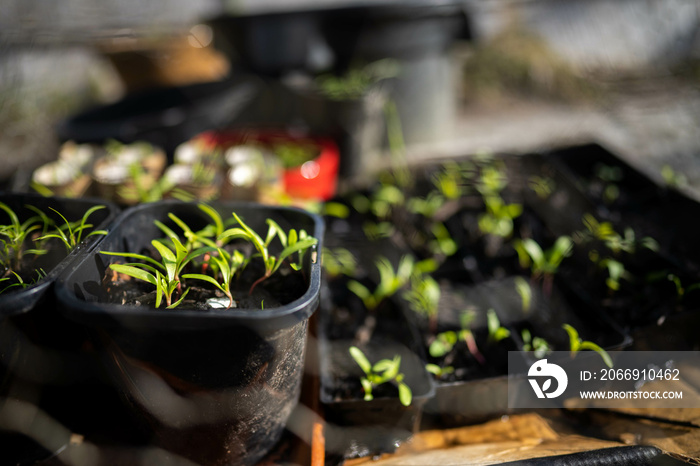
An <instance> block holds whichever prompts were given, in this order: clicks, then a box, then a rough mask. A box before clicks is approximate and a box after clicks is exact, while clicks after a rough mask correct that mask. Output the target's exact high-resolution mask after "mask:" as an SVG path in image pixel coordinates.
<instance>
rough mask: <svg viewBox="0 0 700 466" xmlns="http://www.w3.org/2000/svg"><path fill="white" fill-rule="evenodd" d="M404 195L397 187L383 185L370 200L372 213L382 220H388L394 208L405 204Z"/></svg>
mask: <svg viewBox="0 0 700 466" xmlns="http://www.w3.org/2000/svg"><path fill="white" fill-rule="evenodd" d="M404 201H405V197H404V193H403V191H402V190H401V189H399V188H398V187H397V186H394V185H391V184H382V185H381V186H380V187H379V188H378V189H377V191H375V192H374V193H372V196H371V198H370V202H371V205H370V211H371V212H372V213H373V214H374V215H375V216H376V217H377V218H380V219H386V218H388V217H389V215H390V214H391V211H392V210H393V208H394V207H397V206H400V205H402V204H403V203H404Z"/></svg>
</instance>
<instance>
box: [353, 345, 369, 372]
mask: <svg viewBox="0 0 700 466" xmlns="http://www.w3.org/2000/svg"><path fill="white" fill-rule="evenodd" d="M348 351H350V356H352V358H353V359H354V360H355V362H356V363H357V365H358V366H360V369H362V372H364V373H365V374H370V373H371V372H372V364H370V362H369V360H368V359H367V357H366V356H365V354H364V353H363V352H362V350H361V349H360V348H358V347H357V346H351V347H350V349H349V350H348Z"/></svg>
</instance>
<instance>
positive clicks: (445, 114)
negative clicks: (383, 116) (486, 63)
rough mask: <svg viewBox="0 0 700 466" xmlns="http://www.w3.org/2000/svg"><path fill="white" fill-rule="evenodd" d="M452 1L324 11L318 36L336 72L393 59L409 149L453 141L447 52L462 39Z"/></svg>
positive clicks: (461, 20) (395, 94)
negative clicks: (329, 51)
mask: <svg viewBox="0 0 700 466" xmlns="http://www.w3.org/2000/svg"><path fill="white" fill-rule="evenodd" d="M466 29H467V27H466V22H465V17H464V11H463V9H462V5H461V4H459V3H457V2H451V1H445V2H423V1H413V2H402V3H394V4H389V3H384V4H382V3H381V2H379V3H378V4H375V5H370V6H358V7H349V8H342V9H338V10H335V11H329V12H326V14H325V15H324V18H323V32H324V37H325V39H326V41H327V42H328V44H329V46H330V48H331V49H332V50H333V53H334V55H335V59H336V63H335V67H336V69H337V71H338V72H339V73H342V72H343V71H344V70H346V69H347V68H349V67H350V66H352V65H353V64H355V63H369V62H372V61H375V60H380V59H384V58H391V59H395V60H397V61H398V62H399V65H400V74H399V76H398V77H397V78H396V80H395V82H394V83H393V86H392V92H391V98H392V99H393V101H394V102H395V103H396V108H397V109H398V114H399V118H400V123H401V127H402V130H403V135H404V138H405V139H406V142H407V143H408V144H411V143H427V142H437V141H441V140H444V139H445V138H449V137H451V136H452V130H453V126H454V121H455V115H456V111H457V110H456V107H455V102H457V97H456V95H455V92H456V86H455V85H454V80H453V75H454V72H453V70H452V68H453V65H452V61H451V58H450V56H449V53H448V50H449V48H450V46H451V45H452V44H453V43H454V41H455V39H456V38H457V37H458V36H464V35H465V30H466Z"/></svg>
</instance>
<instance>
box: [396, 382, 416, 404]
mask: <svg viewBox="0 0 700 466" xmlns="http://www.w3.org/2000/svg"><path fill="white" fill-rule="evenodd" d="M412 400H413V393H411V389H410V388H409V387H408V385H406V384H405V383H400V384H399V401H400V402H401V404H402V405H404V406H410V405H411V401H412Z"/></svg>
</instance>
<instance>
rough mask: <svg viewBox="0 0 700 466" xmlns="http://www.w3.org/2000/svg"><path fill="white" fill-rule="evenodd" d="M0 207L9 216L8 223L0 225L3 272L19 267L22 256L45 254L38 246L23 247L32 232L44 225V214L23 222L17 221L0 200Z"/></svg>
mask: <svg viewBox="0 0 700 466" xmlns="http://www.w3.org/2000/svg"><path fill="white" fill-rule="evenodd" d="M0 209H2V210H4V211H5V213H7V215H8V216H9V218H10V223H9V224H6V225H0V266H2V268H3V269H4V271H3V273H7V272H9V270H11V269H19V267H20V264H21V262H22V258H23V257H24V256H25V255H27V254H31V255H35V256H37V255H41V254H45V253H46V250H43V249H39V248H29V249H25V242H26V241H27V239H29V238H31V236H32V234H33V233H34V232H37V230H39V229H41V228H42V225H44V227H45V225H46V224H45V223H44V222H42V221H41V220H42V218H46V217H45V216H44V217H42V216H33V217H31V218H29V219H27V220H25V221H24V222H20V221H19V217H17V214H16V213H15V212H14V211H13V210H12V209H11V208H10V207H9V206H8V205H7V204H4V203H2V202H0Z"/></svg>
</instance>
